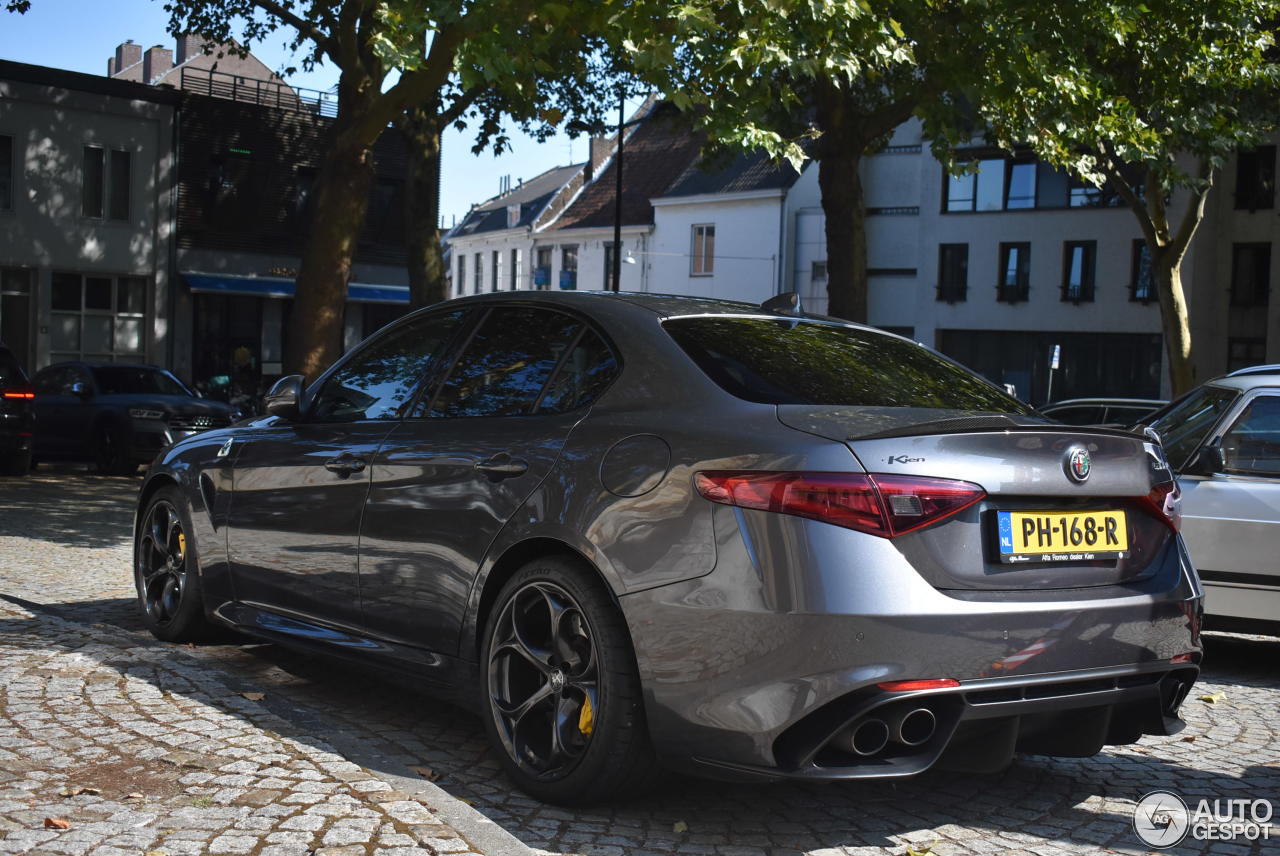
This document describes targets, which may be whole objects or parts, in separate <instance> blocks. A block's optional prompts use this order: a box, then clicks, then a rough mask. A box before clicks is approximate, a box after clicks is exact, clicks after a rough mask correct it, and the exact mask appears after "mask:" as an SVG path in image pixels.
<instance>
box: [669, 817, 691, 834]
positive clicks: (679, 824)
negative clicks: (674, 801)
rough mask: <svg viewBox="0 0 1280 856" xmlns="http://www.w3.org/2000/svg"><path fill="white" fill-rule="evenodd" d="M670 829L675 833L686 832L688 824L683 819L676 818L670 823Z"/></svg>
mask: <svg viewBox="0 0 1280 856" xmlns="http://www.w3.org/2000/svg"><path fill="white" fill-rule="evenodd" d="M671 831H672V832H674V833H677V834H679V833H681V832H688V831H689V824H687V823H685V822H684V821H683V820H677V821H676V822H675V823H673V824H672V825H671Z"/></svg>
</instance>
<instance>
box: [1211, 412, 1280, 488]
mask: <svg viewBox="0 0 1280 856" xmlns="http://www.w3.org/2000/svg"><path fill="white" fill-rule="evenodd" d="M1222 460H1223V464H1224V469H1225V470H1226V471H1227V472H1229V473H1243V474H1245V475H1261V476H1275V475H1280V395H1260V396H1258V397H1257V398H1255V399H1254V400H1253V401H1251V402H1249V404H1248V406H1247V407H1245V409H1244V413H1241V414H1240V418H1239V419H1237V420H1236V423H1235V424H1234V425H1232V426H1231V430H1229V431H1227V433H1226V434H1224V435H1223V437H1222Z"/></svg>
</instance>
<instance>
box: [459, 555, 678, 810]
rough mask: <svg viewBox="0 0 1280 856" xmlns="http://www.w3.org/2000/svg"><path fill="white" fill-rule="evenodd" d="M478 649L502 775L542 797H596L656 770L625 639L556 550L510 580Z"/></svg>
mask: <svg viewBox="0 0 1280 856" xmlns="http://www.w3.org/2000/svg"><path fill="white" fill-rule="evenodd" d="M484 642H485V644H484V650H483V652H482V656H483V659H482V663H483V675H484V681H483V683H484V689H485V707H486V710H487V711H488V716H486V718H485V720H486V721H485V724H486V729H487V730H488V732H489V737H490V740H491V742H493V744H494V745H495V748H498V749H499V750H500V754H501V756H502V762H503V766H504V767H505V768H506V770H507V773H508V774H509V775H510V776H511V777H512V778H513V779H514V780H515V781H516V783H517V784H518V785H519V786H520V787H521V788H522V789H523V790H525V791H527V792H528V793H530V794H532V795H533V796H535V797H537V798H539V799H542V800H545V801H547V802H555V803H564V804H584V803H589V802H598V801H601V800H607V799H610V798H613V797H615V796H618V795H620V794H622V793H624V792H628V793H630V792H634V791H637V790H642V789H644V788H645V787H647V786H648V785H649V784H650V783H651V782H652V780H653V779H654V778H655V776H656V772H657V770H658V767H657V762H656V760H655V758H654V755H653V750H652V748H651V746H650V743H649V735H648V729H647V727H646V724H645V721H644V712H643V706H642V704H641V700H640V698H641V694H640V681H639V677H638V675H637V674H636V666H635V655H634V653H633V652H632V649H631V641H630V637H629V635H628V633H627V631H626V625H625V623H624V622H623V619H622V616H621V614H620V613H619V612H618V610H617V607H616V605H615V604H614V603H613V602H612V601H611V600H610V599H609V597H608V596H607V595H606V594H605V592H604V591H602V586H601V585H600V583H599V581H598V580H597V579H596V578H595V576H594V574H592V573H591V572H590V571H588V570H586V569H584V568H582V567H581V566H580V565H578V564H576V563H574V562H571V561H569V560H567V559H562V558H559V557H554V558H547V559H543V560H535V561H534V562H531V563H530V564H528V565H526V566H525V567H524V568H522V569H521V570H520V571H518V572H517V573H516V574H515V576H514V577H512V578H511V579H510V580H508V581H507V584H506V585H505V586H503V589H502V591H501V592H500V593H499V595H498V598H497V602H496V603H495V605H494V607H493V610H492V612H491V613H490V616H489V620H488V622H487V626H486V632H485V636H484Z"/></svg>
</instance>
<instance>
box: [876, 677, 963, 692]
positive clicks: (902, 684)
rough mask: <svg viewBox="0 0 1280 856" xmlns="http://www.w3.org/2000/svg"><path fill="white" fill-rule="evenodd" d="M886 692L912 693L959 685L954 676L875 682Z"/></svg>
mask: <svg viewBox="0 0 1280 856" xmlns="http://www.w3.org/2000/svg"><path fill="white" fill-rule="evenodd" d="M876 686H877V687H879V688H880V689H882V690H884V691H885V692H887V693H914V692H919V691H920V690H948V689H953V688H955V687H958V686H960V682H959V681H957V680H956V679H955V678H929V679H927V680H923V681H888V682H886V683H883V684H876Z"/></svg>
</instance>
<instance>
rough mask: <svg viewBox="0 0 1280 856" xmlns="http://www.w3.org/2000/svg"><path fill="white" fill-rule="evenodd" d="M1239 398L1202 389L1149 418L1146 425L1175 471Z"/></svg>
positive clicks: (1226, 391) (1222, 391) (1229, 392)
mask: <svg viewBox="0 0 1280 856" xmlns="http://www.w3.org/2000/svg"><path fill="white" fill-rule="evenodd" d="M1239 396H1240V393H1238V392H1236V391H1235V390H1233V389H1222V388H1219V387H1216V386H1202V387H1200V388H1199V389H1194V390H1192V391H1191V392H1189V393H1188V394H1187V395H1185V396H1183V397H1182V398H1180V399H1178V400H1177V401H1175V402H1173V403H1172V404H1170V405H1169V406H1167V407H1165V408H1164V409H1163V410H1161V411H1159V412H1158V413H1156V414H1154V415H1152V417H1151V418H1150V420H1149V421H1148V422H1147V424H1148V425H1150V426H1151V427H1152V428H1154V429H1155V430H1156V433H1158V434H1159V435H1160V442H1161V444H1162V445H1163V446H1164V453H1165V455H1166V456H1168V458H1169V463H1170V464H1171V465H1172V466H1173V468H1174V469H1175V470H1181V469H1182V468H1183V467H1184V466H1186V464H1187V459H1188V458H1190V457H1191V453H1192V452H1194V451H1195V450H1196V449H1197V448H1198V447H1199V446H1200V443H1201V441H1202V440H1204V438H1205V435H1206V434H1208V433H1209V429H1210V428H1212V427H1213V426H1214V425H1216V424H1217V422H1218V420H1219V419H1221V418H1222V414H1224V413H1226V412H1227V410H1228V408H1230V407H1231V405H1232V403H1233V402H1234V401H1235V400H1236V399H1237V398H1239Z"/></svg>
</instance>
